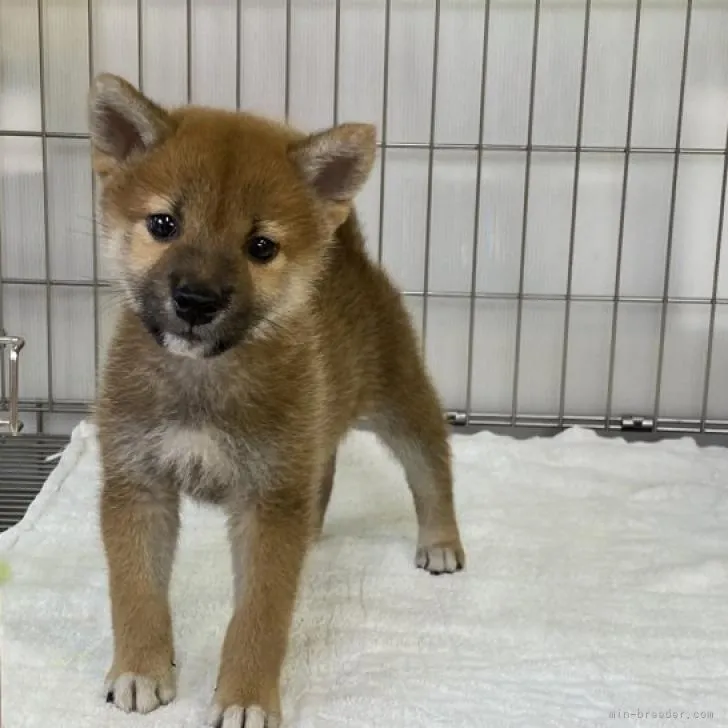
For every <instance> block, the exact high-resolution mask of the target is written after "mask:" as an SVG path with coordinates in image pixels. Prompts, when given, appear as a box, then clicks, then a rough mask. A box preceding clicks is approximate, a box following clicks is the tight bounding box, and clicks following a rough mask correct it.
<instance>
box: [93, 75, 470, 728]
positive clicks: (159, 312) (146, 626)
mask: <svg viewBox="0 0 728 728" xmlns="http://www.w3.org/2000/svg"><path fill="white" fill-rule="evenodd" d="M90 108H91V116H90V119H91V132H92V142H93V152H94V166H95V170H96V172H97V175H98V177H99V180H100V182H101V190H102V195H101V210H102V222H103V225H104V228H105V232H106V238H107V240H108V243H109V247H110V252H111V254H112V257H113V258H114V260H115V261H116V263H117V265H118V278H119V282H120V283H121V287H122V290H123V292H124V305H123V310H122V312H121V316H120V320H119V323H118V326H117V329H116V332H115V336H114V338H113V341H112V344H111V347H110V351H109V355H108V361H107V364H106V370H105V374H104V378H103V382H102V386H101V391H100V394H99V399H98V410H97V421H98V424H99V435H100V446H101V455H102V464H103V477H104V483H103V491H102V504H101V525H102V534H103V543H104V547H105V552H106V556H107V561H108V567H109V588H110V597H111V604H112V618H113V632H114V643H115V656H114V663H113V666H112V668H111V671H110V673H109V675H108V691H109V701H111V702H114V703H115V704H116V705H118V706H119V707H121V708H123V709H126V710H137V711H139V712H146V711H148V710H152V709H154V708H155V707H157V706H158V705H159V704H160V703H164V702H167V701H168V700H171V699H172V698H173V697H174V690H175V688H174V668H173V662H174V646H173V641H172V628H171V617H170V612H169V603H168V596H167V593H168V586H169V580H170V573H171V569H172V562H173V558H174V550H175V545H176V541H177V535H178V530H179V510H178V509H179V500H180V495H182V494H186V495H190V496H192V497H195V498H198V499H201V500H203V501H207V502H213V503H217V504H220V505H221V506H222V507H223V508H224V509H225V510H226V512H227V515H228V521H229V537H230V543H231V548H232V553H233V564H234V571H235V600H236V603H235V611H234V614H233V617H232V619H231V621H230V625H229V627H228V631H227V634H226V637H225V640H224V644H223V648H222V658H221V663H220V669H219V676H218V686H217V690H216V694H215V699H214V706H213V713H212V718H211V720H212V723H213V724H214V725H219V726H223V727H224V728H229V727H230V726H236V727H240V726H246V725H248V726H259V725H261V726H262V725H264V722H265V725H268V726H274V725H278V721H279V720H280V697H279V675H280V671H281V666H282V663H283V660H284V657H285V652H286V643H287V635H288V630H289V625H290V622H291V617H292V612H293V608H294V603H295V600H296V593H297V587H298V581H299V575H300V572H301V568H302V565H303V562H304V558H305V554H306V550H307V547H308V545H309V544H310V542H311V541H312V539H313V538H314V537H315V535H316V533H317V531H318V530H319V528H320V527H321V524H322V522H323V517H324V513H325V510H326V506H327V504H328V501H329V496H330V493H331V487H332V483H333V479H334V470H335V457H336V450H337V446H338V444H339V442H340V440H341V438H342V437H343V436H344V434H345V433H346V432H347V431H348V430H349V428H351V427H352V426H353V425H354V424H355V423H356V422H357V420H359V419H360V418H362V417H365V418H368V420H369V421H370V423H371V424H372V425H373V427H374V429H375V431H376V432H377V433H378V434H379V436H380V437H381V438H382V440H383V442H384V443H385V444H386V445H387V446H388V447H389V448H390V449H391V450H392V451H393V452H394V454H395V455H396V456H397V457H398V458H399V459H400V461H401V462H402V464H403V466H404V468H405V471H406V475H407V480H408V483H409V486H410V488H411V491H412V495H413V498H414V503H415V510H416V514H417V519H418V523H419V540H418V548H417V555H416V562H417V565H418V566H420V567H422V568H425V569H427V570H429V571H431V572H433V573H442V572H450V571H455V570H457V569H460V568H462V567H463V565H464V553H463V549H462V546H461V544H460V537H459V533H458V527H457V523H456V517H455V511H454V505H453V494H452V480H451V467H450V452H449V447H448V441H447V432H446V426H445V422H444V419H443V416H442V411H441V407H440V403H439V401H438V398H437V396H436V393H435V390H434V388H433V386H432V384H431V382H430V380H429V378H428V376H427V373H426V371H425V368H424V365H423V362H422V359H421V357H420V352H419V347H418V344H417V340H416V336H415V334H414V332H413V330H412V327H411V324H410V321H409V319H408V316H407V314H406V311H405V309H404V307H403V305H402V301H401V297H400V295H399V293H398V292H397V291H396V290H395V289H394V288H393V286H392V285H391V283H390V281H389V280H388V278H387V277H386V275H385V274H384V273H383V272H382V270H380V268H379V267H377V266H376V265H374V264H373V263H371V262H370V261H369V259H368V258H367V256H366V254H365V249H364V245H363V242H362V239H361V234H360V231H359V227H358V224H357V221H356V216H355V213H354V211H353V208H352V200H353V198H354V197H355V195H356V193H357V191H358V190H359V189H360V187H361V185H362V184H363V183H364V181H365V180H366V178H367V175H368V174H369V172H370V170H371V166H372V163H373V159H374V152H375V141H374V131H373V129H372V128H371V127H369V126H367V125H355V124H351V125H343V126H340V127H337V128H335V129H333V130H329V131H327V132H323V133H321V134H318V135H314V136H311V137H307V136H305V135H303V134H301V133H299V132H297V131H295V130H292V129H290V128H288V127H285V126H282V125H278V124H275V123H273V122H270V121H268V120H264V119H260V118H258V117H255V116H252V115H249V114H242V113H240V114H234V113H228V112H223V111H215V110H210V109H200V108H192V107H186V108H182V109H178V110H174V111H166V110H163V109H161V108H160V107H158V106H156V105H155V104H153V103H152V102H151V101H149V100H148V99H146V98H144V97H143V96H141V94H139V93H138V92H137V91H136V90H135V89H133V88H132V87H131V86H130V85H129V84H127V83H126V82H124V81H123V80H121V79H119V78H117V77H113V76H109V75H102V76H100V77H99V78H98V79H97V80H96V82H95V84H94V87H93V89H92V93H91V99H90ZM154 213H170V214H174V215H177V216H178V217H179V219H181V221H182V225H181V232H180V234H179V237H178V238H177V239H176V240H174V241H172V242H159V241H157V240H155V239H153V238H152V237H151V235H150V234H149V232H148V231H147V228H146V224H145V219H146V217H147V216H148V215H150V214H154ZM253 230H255V231H256V234H264V235H266V236H268V237H270V238H272V239H273V240H274V241H276V242H277V243H278V245H279V251H280V252H279V254H278V256H277V257H276V258H274V259H273V260H272V261H271V262H270V263H268V264H260V263H258V262H253V261H251V260H249V259H248V258H246V254H245V244H246V241H247V240H248V238H249V237H250V236H251V234H252V231H253ZM178 274H179V275H182V276H192V277H194V278H195V280H203V281H205V282H206V283H207V284H209V285H211V286H217V287H221V286H224V287H225V288H226V290H231V291H233V293H232V299H231V300H232V302H231V304H230V307H229V311H228V312H227V313H226V314H225V317H224V320H222V322H221V323H220V324H219V325H218V324H214V325H212V324H211V329H210V331H208V332H207V333H204V334H203V335H202V339H201V343H199V345H195V346H196V347H197V348H195V347H192V346H190V347H188V345H187V344H186V343H184V342H182V343H180V340H178V339H176V342H177V343H176V344H174V345H173V344H172V343H170V341H171V339H167V338H164V337H165V336H167V334H166V333H164V331H165V326H168V325H169V326H172V327H173V326H176V323H175V322H174V320H173V318H170V315H169V311H168V309H167V308H165V307H168V306H169V305H170V304H169V302H168V291H169V280H170V276H174V275H178ZM206 328H207V327H206ZM222 341H224V342H225V348H224V350H223V351H222V353H220V352H216V351H215V350H214V349H215V346H217V345H218V344H220V342H222ZM162 344H166V346H165V345H162ZM175 346H176V347H178V348H181V349H182V351H181V353H183V354H186V356H180V355H179V353H180V352H177V353H175V351H174V349H175ZM170 349H172V350H170ZM216 353H219V355H215V354H216Z"/></svg>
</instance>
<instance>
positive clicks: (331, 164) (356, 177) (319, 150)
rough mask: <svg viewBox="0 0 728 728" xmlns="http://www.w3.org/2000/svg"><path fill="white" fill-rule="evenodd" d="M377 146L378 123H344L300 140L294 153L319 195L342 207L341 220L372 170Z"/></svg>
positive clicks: (295, 145)
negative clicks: (375, 124)
mask: <svg viewBox="0 0 728 728" xmlns="http://www.w3.org/2000/svg"><path fill="white" fill-rule="evenodd" d="M376 148H377V136H376V129H375V127H374V126H372V125H371V124H341V125H339V126H335V127H333V128H332V129H329V130H327V131H324V132H321V133H319V134H314V135H312V136H309V137H307V138H306V139H303V140H302V141H300V142H296V143H295V144H293V145H292V146H291V149H290V154H291V158H292V159H293V161H294V163H295V164H296V166H297V167H298V169H299V171H300V173H301V174H302V175H303V178H304V179H305V180H306V182H307V183H308V184H309V185H310V186H311V187H312V189H313V190H314V192H315V193H316V195H317V196H318V197H319V198H320V199H321V200H322V201H324V202H328V203H332V207H333V208H334V209H336V210H338V212H339V214H338V215H336V217H339V218H341V219H340V221H339V223H341V222H343V220H344V219H345V218H346V216H347V215H348V211H349V208H350V206H351V203H352V201H353V199H354V197H355V196H356V194H357V193H358V192H359V190H360V189H361V188H362V186H363V185H364V183H365V182H366V181H367V178H368V177H369V173H370V172H371V171H372V166H373V165H374V158H375V155H376ZM332 212H333V210H332Z"/></svg>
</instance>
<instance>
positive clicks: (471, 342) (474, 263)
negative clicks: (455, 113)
mask: <svg viewBox="0 0 728 728" xmlns="http://www.w3.org/2000/svg"><path fill="white" fill-rule="evenodd" d="M489 36H490V0H486V3H485V15H484V18H483V56H482V58H481V66H480V106H479V113H480V117H479V120H478V150H477V152H476V160H477V161H476V164H477V169H476V172H475V174H476V177H475V214H474V218H473V257H472V260H471V269H470V305H469V311H468V316H469V318H468V365H467V374H466V382H465V416H466V418H467V417H470V416H471V414H472V411H473V364H474V356H475V301H476V296H475V293H476V291H477V288H478V241H479V239H480V196H481V188H482V186H483V143H484V138H483V137H484V135H485V92H486V87H487V81H488V40H489Z"/></svg>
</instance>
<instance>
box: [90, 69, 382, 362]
mask: <svg viewBox="0 0 728 728" xmlns="http://www.w3.org/2000/svg"><path fill="white" fill-rule="evenodd" d="M89 106H90V131H91V142H92V151H93V160H94V169H95V171H96V174H97V176H98V179H99V181H100V188H101V196H100V211H101V220H102V226H103V229H104V237H105V239H106V243H107V248H108V249H109V252H110V254H111V257H112V260H113V261H114V263H115V264H116V270H117V276H118V278H119V282H120V283H121V285H122V289H123V291H124V292H125V297H126V301H127V303H128V305H129V306H130V307H131V308H132V309H133V310H134V311H135V312H136V314H137V315H138V316H139V317H140V319H141V320H142V322H143V323H144V325H145V326H146V328H147V330H148V331H149V333H150V335H151V336H153V337H154V338H155V339H156V341H157V342H158V343H159V344H160V345H161V346H164V347H166V348H167V349H168V350H169V351H170V352H174V353H177V354H183V355H187V356H193V357H210V356H215V355H217V354H220V353H222V352H224V351H226V350H228V349H230V348H231V347H234V346H236V345H238V344H240V343H241V342H244V341H245V340H246V338H248V337H249V336H250V335H254V334H255V333H256V332H258V331H264V330H266V327H270V326H273V328H274V329H275V326H276V324H277V323H279V322H281V321H283V320H284V319H285V317H286V316H288V315H291V314H294V313H295V312H296V311H299V310H301V309H302V308H304V307H305V306H306V302H307V297H308V295H309V292H310V291H311V288H312V286H313V285H314V284H315V282H316V280H317V276H318V275H319V273H320V271H321V269H322V266H323V263H324V260H325V256H326V251H327V248H328V246H329V245H331V244H333V240H334V233H335V232H336V229H337V228H338V227H339V226H340V225H341V224H342V223H343V222H344V220H345V219H346V218H347V216H348V215H349V212H350V210H351V205H352V201H353V199H354V197H355V195H356V193H357V192H358V191H359V189H360V188H361V186H362V185H363V184H364V182H365V181H366V179H367V177H368V175H369V173H370V171H371V167H372V164H373V161H374V155H375V133H374V128H373V127H371V126H369V125H366V124H343V125H340V126H337V127H334V128H332V129H329V130H328V131H324V132H322V133H319V134H315V135H312V136H304V135H301V134H299V133H298V132H295V131H293V130H291V129H289V128H287V127H284V126H282V125H278V124H275V123H273V122H271V121H268V120H265V119H261V118H259V117H255V116H251V115H247V114H234V113H230V112H225V111H216V110H211V109H201V108H193V107H184V108H182V109H177V110H167V109H163V108H162V107H160V106H158V105H157V104H155V103H154V102H153V101H151V100H150V99H148V98H146V97H145V96H143V95H142V94H141V93H140V92H139V91H137V90H136V89H135V88H134V87H133V86H131V85H130V84H128V83H127V82H126V81H124V80H123V79H121V78H119V77H117V76H111V75H108V74H103V75H101V76H98V77H97V78H96V80H95V81H94V84H93V87H92V89H91V94H90V102H89Z"/></svg>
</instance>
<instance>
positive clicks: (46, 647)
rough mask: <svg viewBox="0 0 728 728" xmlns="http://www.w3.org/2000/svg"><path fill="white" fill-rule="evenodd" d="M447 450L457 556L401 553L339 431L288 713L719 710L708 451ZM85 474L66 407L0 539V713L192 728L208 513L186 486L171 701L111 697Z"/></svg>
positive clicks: (382, 493)
mask: <svg viewBox="0 0 728 728" xmlns="http://www.w3.org/2000/svg"><path fill="white" fill-rule="evenodd" d="M453 451H454V456H455V478H456V492H457V503H458V507H459V513H460V517H461V521H462V530H463V537H464V541H465V546H466V549H467V553H468V569H467V571H466V572H464V573H461V574H457V575H455V576H442V577H432V576H429V575H427V574H425V573H423V572H422V571H417V570H415V568H414V567H413V555H414V539H415V520H414V514H413V509H412V506H411V502H410V499H409V494H408V491H407V487H406V485H405V481H404V478H403V475H402V472H401V470H400V469H399V467H398V466H397V465H395V464H394V463H393V461H391V460H390V459H389V457H388V456H387V455H386V454H385V451H384V450H383V449H382V448H381V447H380V446H379V444H378V443H377V442H376V441H375V440H374V438H373V436H371V435H370V434H368V433H361V432H357V433H354V434H352V435H351V436H350V437H349V438H348V440H347V442H346V443H345V445H344V446H343V447H342V450H341V454H340V459H339V469H338V473H337V477H336V483H335V487H334V495H333V498H332V502H331V509H330V513H329V516H328V519H327V522H326V526H325V532H324V540H323V541H322V542H321V543H320V544H319V545H318V546H317V547H316V548H315V549H314V550H313V552H312V553H311V556H310V559H309V561H308V565H307V569H306V575H305V579H304V585H303V588H302V592H301V595H300V599H299V603H298V608H297V612H296V618H295V625H294V628H293V633H292V636H291V643H290V651H289V657H288V660H287V662H286V669H285V675H284V681H283V696H284V712H285V716H286V718H287V722H286V726H289V727H291V728H293V727H294V726H296V727H299V728H313V727H314V726H315V727H316V728H334V727H336V728H354V727H357V728H375V727H378V726H387V727H390V726H391V727H393V728H394V727H395V726H396V728H425V727H427V728H435V727H441V726H453V728H455V727H457V728H469V727H471V726H478V727H480V726H483V727H487V728H497V727H498V726H509V727H510V726H523V727H524V728H525V727H528V728H534V727H538V726H564V727H566V726H583V727H584V728H586V727H587V726H589V728H594V726H606V727H608V728H612V727H615V728H616V727H617V726H630V727H634V726H678V725H688V724H689V725H693V726H701V725H705V726H715V725H728V677H727V676H728V618H727V616H726V615H727V614H728V452H727V451H725V450H722V449H718V448H710V449H704V450H699V449H698V448H697V447H696V445H695V444H694V442H693V441H692V440H688V439H684V440H680V441H673V442H670V443H662V444H650V445H645V444H626V443H624V442H622V441H616V440H606V439H603V438H600V437H598V436H597V435H595V434H593V433H590V432H587V431H583V430H571V431H568V432H566V433H564V434H562V435H560V436H558V437H556V438H553V439H533V440H530V441H521V442H519V441H516V440H513V439H510V438H507V437H497V436H494V435H492V434H488V433H482V434H478V435H475V436H465V435H460V436H456V437H454V438H453ZM97 494H98V463H97V449H96V441H95V432H94V430H93V428H92V427H91V426H89V425H83V426H81V427H79V428H78V429H77V430H76V432H75V433H74V437H73V440H72V442H71V444H70V446H69V448H68V449H67V450H66V452H65V454H64V456H63V457H62V459H61V461H60V463H59V465H58V468H57V470H56V471H55V472H54V473H53V475H52V476H51V477H50V479H49V481H48V483H47V484H46V486H45V487H44V489H43V492H42V493H41V495H40V496H39V498H38V500H37V501H36V503H35V504H34V506H33V508H32V510H31V511H30V512H29V514H28V516H27V518H26V519H25V520H24V522H23V523H22V524H20V525H19V526H18V527H16V528H14V529H12V530H11V531H9V532H7V533H6V534H4V536H3V537H2V538H0V553H2V554H3V556H4V557H5V558H7V559H8V560H9V561H10V562H11V565H12V568H13V572H14V577H13V581H12V582H11V584H10V585H8V586H7V587H6V588H5V589H4V593H3V601H2V611H3V631H4V637H3V641H2V707H3V726H4V728H41V727H42V728H47V727H48V726H53V728H66V727H68V728H104V727H106V726H108V727H109V728H117V727H118V728H142V727H143V728H167V727H169V728H172V727H173V726H174V728H179V727H180V726H185V727H186V726H189V727H192V726H194V727H195V728H200V727H201V726H202V725H204V717H205V714H206V711H207V707H208V701H209V699H210V696H211V692H212V689H213V686H214V681H215V676H216V672H217V660H218V654H219V649H220V646H221V641H222V637H223V633H224V629H225V626H226V622H227V619H228V617H229V615H230V609H231V593H232V592H231V581H230V560H229V557H228V552H227V545H226V541H225V534H224V530H223V518H222V515H221V514H220V513H218V512H216V511H215V510H208V509H202V508H198V507H194V506H191V505H186V506H185V511H184V526H183V535H182V542H181V547H180V552H179V556H178V560H177V564H176V570H175V577H174V581H173V606H174V616H175V627H176V644H177V648H178V664H179V688H178V699H177V700H176V702H175V703H173V704H172V705H170V706H168V707H165V708H162V709H160V710H158V711H156V712H154V713H152V714H150V715H148V716H127V715H124V714H123V713H121V712H119V711H117V710H116V709H115V708H112V707H111V706H108V705H106V703H105V702H104V694H103V689H102V684H103V678H104V673H105V671H106V668H107V667H108V664H109V660H110V656H111V652H110V650H111V642H110V635H109V616H108V606H107V596H106V583H105V572H104V562H103V558H102V554H101V550H100V545H99V538H98V532H97V513H96V501H97ZM683 711H684V712H685V713H686V714H688V715H689V717H690V720H685V716H684V715H683V716H681V713H682V712H683ZM622 712H624V713H626V714H627V715H626V716H623V715H622ZM630 713H632V714H634V715H633V716H630V715H629V714H630ZM664 713H671V714H673V715H671V716H668V717H666V716H664V715H663V717H660V714H664ZM701 713H703V714H707V713H712V715H713V717H712V718H708V717H704V718H701V717H700V714H701ZM640 716H643V717H642V718H640Z"/></svg>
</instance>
